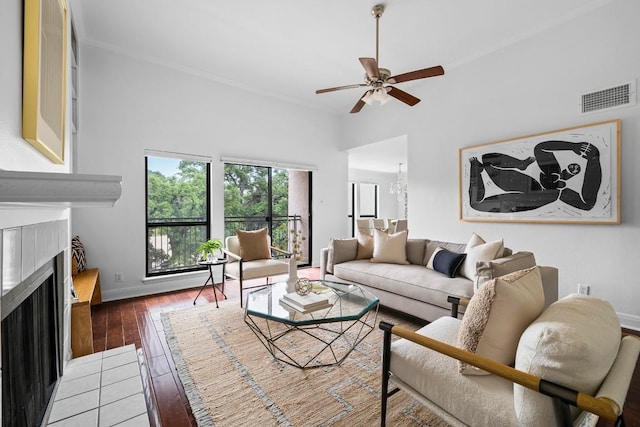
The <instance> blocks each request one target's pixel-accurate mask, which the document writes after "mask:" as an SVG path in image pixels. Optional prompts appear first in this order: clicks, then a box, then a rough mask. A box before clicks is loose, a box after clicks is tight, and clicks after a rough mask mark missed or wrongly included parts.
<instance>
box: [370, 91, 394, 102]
mask: <svg viewBox="0 0 640 427" xmlns="http://www.w3.org/2000/svg"><path fill="white" fill-rule="evenodd" d="M373 99H374V100H375V101H378V102H379V103H380V105H384V104H386V103H387V102H389V101H390V100H391V97H390V96H389V94H388V93H387V88H384V87H378V88H376V89H374V90H373Z"/></svg>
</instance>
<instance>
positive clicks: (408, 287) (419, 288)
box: [333, 260, 473, 310]
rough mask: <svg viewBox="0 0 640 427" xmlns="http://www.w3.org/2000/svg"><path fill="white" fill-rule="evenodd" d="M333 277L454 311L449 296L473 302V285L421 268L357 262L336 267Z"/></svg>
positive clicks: (468, 281) (461, 278) (459, 278)
mask: <svg viewBox="0 0 640 427" xmlns="http://www.w3.org/2000/svg"><path fill="white" fill-rule="evenodd" d="M333 270H334V271H333V274H334V276H335V277H336V278H338V279H343V280H348V281H350V282H355V283H362V284H364V285H367V286H369V287H370V288H372V289H373V290H372V292H373V293H374V294H375V289H382V290H384V291H387V292H391V293H394V294H397V295H402V296H405V297H406V298H410V299H414V300H416V301H422V302H427V303H429V304H433V305H435V306H437V307H441V308H444V309H446V310H450V309H451V304H450V303H448V302H447V296H449V295H455V296H460V297H465V298H471V296H472V295H473V282H472V281H471V280H469V279H465V278H463V277H460V276H457V277H454V278H453V279H451V278H449V277H447V276H445V275H443V274H441V273H438V272H437V271H435V270H429V269H428V268H424V266H422V265H397V264H385V263H374V262H369V261H368V260H356V261H348V262H343V263H342V264H336V265H334V267H333Z"/></svg>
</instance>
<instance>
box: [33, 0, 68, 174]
mask: <svg viewBox="0 0 640 427" xmlns="http://www.w3.org/2000/svg"><path fill="white" fill-rule="evenodd" d="M66 68H67V6H66V3H65V0H25V1H24V63H23V80H22V84H23V89H22V137H23V138H24V139H25V140H27V141H28V142H29V143H31V144H32V145H33V146H34V147H35V148H37V149H38V150H39V151H40V152H41V153H42V154H44V155H45V156H47V157H48V158H49V159H50V160H51V161H52V162H54V163H60V164H64V139H65V136H64V134H65V110H66V99H65V98H66V96H65V95H66Z"/></svg>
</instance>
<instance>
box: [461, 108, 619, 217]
mask: <svg viewBox="0 0 640 427" xmlns="http://www.w3.org/2000/svg"><path fill="white" fill-rule="evenodd" d="M459 155H460V156H459V157H460V219H462V220H464V221H520V222H576V223H607V224H619V223H620V206H619V203H620V201H619V186H620V168H619V163H620V120H612V121H607V122H600V123H594V124H591V125H586V126H580V127H574V128H568V129H562V130H558V131H553V132H545V133H541V134H536V135H531V136H527V137H522V138H518V139H512V140H507V141H500V142H494V143H490V144H482V145H476V146H473V147H467V148H461V149H460V152H459Z"/></svg>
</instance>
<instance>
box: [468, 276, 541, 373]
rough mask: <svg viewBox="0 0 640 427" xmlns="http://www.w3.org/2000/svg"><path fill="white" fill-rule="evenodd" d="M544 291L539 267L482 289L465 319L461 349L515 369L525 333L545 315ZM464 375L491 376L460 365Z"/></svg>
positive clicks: (494, 282) (485, 285) (495, 280)
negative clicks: (517, 353) (535, 321)
mask: <svg viewBox="0 0 640 427" xmlns="http://www.w3.org/2000/svg"><path fill="white" fill-rule="evenodd" d="M543 308H544V291H543V289H542V279H541V278H540V271H539V270H538V267H532V268H530V269H527V270H521V271H517V272H515V273H511V274H508V275H506V276H502V277H499V278H497V279H493V280H490V281H488V282H486V283H485V284H484V285H482V286H481V287H480V288H479V289H478V290H477V291H476V292H475V294H474V295H473V297H472V298H471V301H469V306H468V307H467V310H466V312H465V315H464V317H463V319H462V325H461V327H460V332H459V334H458V347H460V348H462V349H464V350H467V351H470V352H472V353H476V354H478V355H481V356H485V357H488V358H490V359H493V360H495V361H497V362H500V363H504V364H506V365H511V364H512V363H513V362H514V360H515V357H516V349H517V347H518V341H519V339H520V336H521V335H522V332H523V331H524V330H525V329H526V328H527V327H528V326H529V324H530V323H531V322H533V321H534V320H535V319H536V318H537V317H538V316H539V315H540V313H542V310H543ZM459 367H460V372H461V373H463V374H469V375H486V374H487V372H485V371H483V370H480V369H478V368H476V367H474V366H471V365H468V364H466V363H464V362H459Z"/></svg>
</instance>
